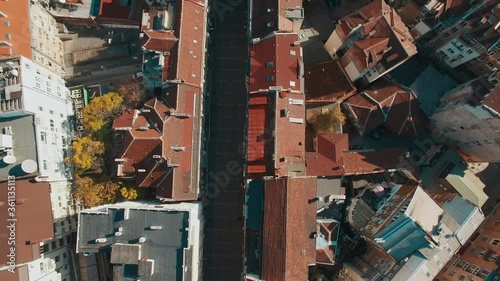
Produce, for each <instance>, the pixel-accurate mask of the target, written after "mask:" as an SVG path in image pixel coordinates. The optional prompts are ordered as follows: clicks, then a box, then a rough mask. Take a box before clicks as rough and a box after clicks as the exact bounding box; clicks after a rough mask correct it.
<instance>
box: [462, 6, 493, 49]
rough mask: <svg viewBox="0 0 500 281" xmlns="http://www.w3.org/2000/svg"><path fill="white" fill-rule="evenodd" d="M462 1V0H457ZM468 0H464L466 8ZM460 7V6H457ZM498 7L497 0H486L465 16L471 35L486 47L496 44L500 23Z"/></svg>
mask: <svg viewBox="0 0 500 281" xmlns="http://www.w3.org/2000/svg"><path fill="white" fill-rule="evenodd" d="M456 1H457V0H456ZM458 2H464V1H458ZM467 2H468V1H465V3H461V4H465V7H467V8H468V5H467ZM459 7H460V6H459ZM499 14H500V7H499V6H498V0H488V1H485V2H484V4H482V6H481V7H480V8H479V9H478V10H477V11H476V12H474V13H472V14H471V15H470V16H469V17H467V18H466V21H467V22H468V23H469V25H470V26H471V28H472V29H471V31H469V33H468V34H469V35H471V36H472V37H473V38H474V39H475V40H476V41H477V42H479V43H480V44H481V45H482V46H484V47H485V48H486V49H490V48H493V47H494V46H495V45H498V44H499V43H498V36H499V35H498V25H499V24H500V16H499Z"/></svg>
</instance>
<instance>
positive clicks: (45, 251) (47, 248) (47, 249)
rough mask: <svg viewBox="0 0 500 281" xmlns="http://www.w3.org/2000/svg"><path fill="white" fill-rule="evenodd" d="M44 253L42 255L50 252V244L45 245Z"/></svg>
mask: <svg viewBox="0 0 500 281" xmlns="http://www.w3.org/2000/svg"><path fill="white" fill-rule="evenodd" d="M42 248H43V251H42V253H47V252H48V251H49V244H43V247H42Z"/></svg>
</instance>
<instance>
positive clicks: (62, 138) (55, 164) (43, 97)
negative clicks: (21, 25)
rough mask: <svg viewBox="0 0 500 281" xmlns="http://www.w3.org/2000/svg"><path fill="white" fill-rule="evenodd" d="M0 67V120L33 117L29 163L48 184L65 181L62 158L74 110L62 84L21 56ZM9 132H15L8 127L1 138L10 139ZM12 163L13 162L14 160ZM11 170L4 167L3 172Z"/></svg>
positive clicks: (66, 147) (20, 149) (62, 81)
mask: <svg viewBox="0 0 500 281" xmlns="http://www.w3.org/2000/svg"><path fill="white" fill-rule="evenodd" d="M0 65H1V66H2V70H3V73H2V76H3V77H2V78H3V79H2V80H3V85H4V86H3V92H2V97H1V100H0V117H3V118H2V120H4V121H5V122H11V121H12V120H10V119H9V118H11V117H22V116H26V115H33V118H34V120H33V124H32V125H31V126H33V127H34V134H35V135H34V139H26V141H27V142H29V143H30V145H31V146H34V147H33V150H34V154H35V155H33V156H31V158H30V159H32V160H33V161H35V162H36V166H37V167H35V169H36V170H38V176H39V177H40V179H41V180H47V181H58V180H65V179H67V178H68V177H70V176H71V175H70V173H69V170H68V167H66V165H65V163H64V158H65V157H66V156H67V155H68V143H69V141H70V138H71V135H72V132H73V127H74V126H73V125H72V123H73V121H72V118H73V109H72V104H71V100H70V98H69V90H68V89H67V88H66V86H65V81H64V80H63V79H62V78H61V76H59V75H57V74H56V73H54V72H52V71H50V70H47V69H45V68H43V67H41V66H39V65H37V64H35V63H33V62H32V61H31V60H29V59H27V58H25V57H22V56H21V57H15V58H11V59H3V60H0ZM34 101H36V102H34ZM11 129H14V128H13V127H12V126H10V127H9V126H7V129H5V130H4V134H6V135H9V130H11ZM28 130H29V129H28ZM11 135H12V134H11ZM14 145H16V144H15V143H14ZM11 146H12V145H11ZM5 150H9V147H5ZM19 152H22V153H25V152H26V149H24V150H23V149H22V148H19ZM13 156H14V157H16V155H13ZM11 160H13V162H14V163H15V162H16V159H14V158H12V159H11ZM14 163H12V164H14ZM9 165H10V164H9ZM10 168H12V167H10V166H7V167H3V168H2V169H4V170H5V169H10ZM32 172H34V171H31V172H30V173H32Z"/></svg>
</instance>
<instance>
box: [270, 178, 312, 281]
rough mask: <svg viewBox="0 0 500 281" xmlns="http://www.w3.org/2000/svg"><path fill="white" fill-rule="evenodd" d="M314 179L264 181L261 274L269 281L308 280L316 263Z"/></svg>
mask: <svg viewBox="0 0 500 281" xmlns="http://www.w3.org/2000/svg"><path fill="white" fill-rule="evenodd" d="M315 197H316V178H314V177H299V178H281V179H271V180H266V181H265V187H264V222H263V231H262V274H261V277H262V279H263V280H268V281H285V280H286V281H304V280H308V266H309V265H312V264H314V263H315V262H316V256H315V254H316V241H315V239H314V238H312V237H311V234H313V233H314V232H315V231H316V203H315V202H313V201H314V198H315Z"/></svg>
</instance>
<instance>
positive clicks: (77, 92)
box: [71, 89, 82, 95]
mask: <svg viewBox="0 0 500 281" xmlns="http://www.w3.org/2000/svg"><path fill="white" fill-rule="evenodd" d="M81 93H82V90H81V89H75V90H71V94H72V95H73V94H75V95H76V94H81Z"/></svg>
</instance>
